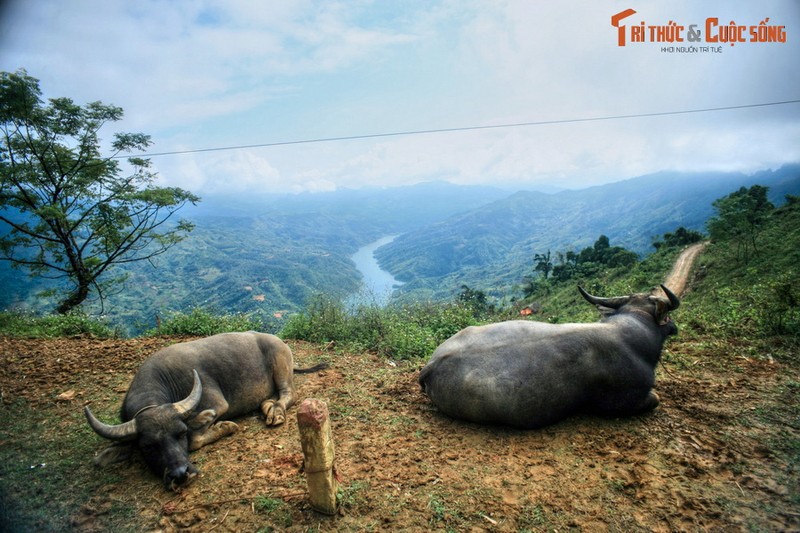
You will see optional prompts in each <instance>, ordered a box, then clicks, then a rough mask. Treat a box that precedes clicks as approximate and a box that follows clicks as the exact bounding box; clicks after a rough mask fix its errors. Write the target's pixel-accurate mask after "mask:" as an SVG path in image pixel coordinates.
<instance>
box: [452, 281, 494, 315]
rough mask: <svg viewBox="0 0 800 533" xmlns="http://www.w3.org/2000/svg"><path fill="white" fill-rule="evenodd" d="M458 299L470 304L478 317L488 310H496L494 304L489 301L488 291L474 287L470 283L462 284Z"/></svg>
mask: <svg viewBox="0 0 800 533" xmlns="http://www.w3.org/2000/svg"><path fill="white" fill-rule="evenodd" d="M457 300H458V301H459V302H461V303H463V304H464V305H467V306H469V307H470V308H471V309H472V313H473V315H475V316H476V317H477V316H479V315H482V314H484V313H487V312H494V306H493V305H491V304H490V303H489V300H488V299H487V298H486V293H485V292H483V291H481V290H477V289H473V288H471V287H470V286H468V285H462V286H461V292H460V293H459V294H458V298H457Z"/></svg>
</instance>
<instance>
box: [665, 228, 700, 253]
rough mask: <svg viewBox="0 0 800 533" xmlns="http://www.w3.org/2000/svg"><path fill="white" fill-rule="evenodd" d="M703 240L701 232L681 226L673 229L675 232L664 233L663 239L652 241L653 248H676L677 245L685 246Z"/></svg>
mask: <svg viewBox="0 0 800 533" xmlns="http://www.w3.org/2000/svg"><path fill="white" fill-rule="evenodd" d="M702 240H703V234H702V233H700V232H699V231H694V230H690V229H686V228H684V227H683V226H681V227H679V228H678V229H676V230H675V233H669V232H667V233H665V234H664V240H663V241H659V240H655V241H653V248H655V249H656V250H660V249H661V248H677V247H679V246H686V245H688V244H694V243H696V242H700V241H702Z"/></svg>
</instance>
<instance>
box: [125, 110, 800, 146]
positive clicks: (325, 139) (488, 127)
mask: <svg viewBox="0 0 800 533" xmlns="http://www.w3.org/2000/svg"><path fill="white" fill-rule="evenodd" d="M797 103H800V99H798V100H784V101H782V102H767V103H762V104H745V105H736V106H726V107H708V108H704V109H686V110H682V111H660V112H656V113H636V114H632V115H610V116H603V117H584V118H567V119H559V120H540V121H535V122H517V123H511V124H492V125H484V126H463V127H458V128H437V129H430V130H409V131H395V132H389V133H370V134H365V135H348V136H343V137H321V138H317V139H300V140H294V141H278V142H271V143H259V144H242V145H236V146H222V147H215V148H196V149H192V150H175V151H171V152H154V153H142V154H136V155H135V157H157V156H164V155H182V154H198V153H203V152H222V151H227V150H245V149H249V148H268V147H272V146H289V145H293V144H312V143H324V142H337V141H354V140H360V139H378V138H381V137H401V136H407V135H427V134H431V133H451V132H458V131H476V130H491V129H500V128H522V127H529V126H548V125H552V124H573V123H577V122H600V121H604V120H623V119H631V118H646V117H664V116H670V115H688V114H692V113H710V112H714V111H730V110H734V109H749V108H755V107H767V106H776V105H786V104H797ZM115 157H116V158H123V157H130V156H115Z"/></svg>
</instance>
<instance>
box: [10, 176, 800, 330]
mask: <svg viewBox="0 0 800 533" xmlns="http://www.w3.org/2000/svg"><path fill="white" fill-rule="evenodd" d="M752 184H761V185H766V186H768V187H770V198H771V199H772V200H773V202H775V203H781V200H782V199H783V197H784V196H785V195H786V194H798V193H800V165H788V166H784V167H781V168H779V169H776V170H774V171H764V172H758V173H755V174H752V175H745V174H740V173H666V172H664V173H658V174H652V175H648V176H642V177H638V178H633V179H629V180H625V181H620V182H616V183H611V184H608V185H602V186H597V187H591V188H587V189H582V190H564V191H560V192H554V193H541V192H532V191H519V192H514V193H511V192H509V191H508V190H505V189H501V188H496V187H484V186H459V185H453V184H449V183H443V182H436V183H424V184H419V185H414V186H408V187H399V188H387V189H377V188H376V189H360V190H340V191H335V192H329V193H316V194H300V195H261V196H259V195H250V196H247V197H241V196H239V197H236V196H224V195H218V196H213V197H207V198H204V200H203V201H202V202H201V203H200V204H199V205H198V206H196V207H192V208H189V209H186V210H185V211H183V212H181V215H182V216H183V217H185V218H188V219H190V220H191V221H193V222H194V223H195V225H196V227H195V230H194V231H193V232H192V233H191V234H190V235H189V237H188V238H187V239H186V240H185V241H183V242H181V243H180V244H179V245H177V246H175V247H174V248H173V249H171V250H170V251H169V252H168V253H166V254H164V255H162V256H160V257H158V258H157V259H156V260H155V261H154V262H153V263H152V264H151V263H138V264H132V265H130V266H128V267H126V269H125V270H124V272H125V273H126V274H127V275H128V278H127V281H126V282H125V284H124V286H122V287H120V289H119V290H118V291H117V292H116V293H115V294H111V295H108V298H107V299H106V301H105V302H104V305H103V306H102V308H101V307H100V306H99V305H98V304H97V303H95V304H94V305H93V306H91V307H90V312H93V313H99V312H103V313H105V314H107V315H109V317H110V318H111V320H112V321H113V322H115V323H119V324H122V325H123V328H122V329H123V330H124V331H125V332H127V333H138V332H140V331H141V330H143V329H146V328H150V327H153V326H154V325H155V322H156V320H157V318H156V317H162V318H163V316H164V315H165V314H167V313H168V312H169V311H171V310H182V311H186V310H189V309H191V308H192V307H195V306H202V307H206V308H212V309H213V310H215V311H218V312H247V313H256V314H259V315H260V316H262V317H264V318H265V321H266V322H268V321H270V320H275V321H276V322H277V323H278V324H279V323H280V321H281V320H282V317H284V316H285V315H286V314H287V313H289V312H294V311H298V310H301V309H302V308H303V306H304V305H305V304H306V302H308V300H309V298H310V297H311V296H312V295H314V294H316V293H327V294H330V295H332V296H334V297H342V298H343V297H345V296H347V295H348V294H350V293H352V292H355V291H356V290H358V287H359V285H360V283H361V275H360V273H359V272H358V270H356V267H355V264H354V263H353V261H352V260H351V256H352V255H353V254H354V253H355V252H356V251H357V250H358V249H359V248H360V247H362V246H365V245H367V244H369V243H371V242H373V241H375V240H377V239H379V238H381V237H383V236H386V235H399V237H398V238H397V239H395V240H394V242H392V243H390V244H388V245H386V246H384V247H382V248H379V249H378V251H377V252H376V256H377V257H378V259H379V261H380V264H381V266H382V267H383V268H384V269H386V270H388V271H390V272H391V273H392V274H393V275H394V276H395V277H396V278H397V279H400V280H402V281H404V282H405V284H404V285H403V286H402V288H401V289H399V290H398V291H397V293H396V294H397V297H398V298H399V299H400V300H413V299H450V298H452V296H453V295H454V294H455V293H457V292H458V290H459V288H460V286H461V285H462V284H467V285H469V286H470V287H472V288H475V289H480V290H485V291H487V292H488V293H489V294H491V295H493V296H495V297H504V296H507V295H509V294H510V292H512V291H513V290H514V286H515V285H518V284H519V283H521V281H522V278H523V277H524V276H526V275H529V274H531V273H532V269H533V256H534V254H536V253H546V252H547V251H548V250H550V251H552V252H553V256H554V257H555V254H556V252H559V251H567V250H579V249H580V248H582V247H586V246H590V245H591V244H592V243H593V242H594V241H595V240H596V239H597V238H598V237H599V236H600V235H601V234H604V235H606V236H608V237H609V238H610V240H611V244H612V245H614V246H623V247H625V248H628V249H630V250H633V251H635V252H636V253H638V254H640V255H644V254H646V253H648V252H649V251H651V250H652V246H651V243H652V240H653V238H655V237H657V236H660V235H662V234H663V233H665V232H669V231H674V230H675V229H677V228H678V227H680V226H684V227H686V228H687V229H699V230H702V229H703V228H704V224H705V221H706V220H707V219H708V217H709V216H711V215H712V214H713V207H712V205H711V204H712V202H713V201H714V200H716V199H717V198H720V197H722V196H725V195H727V194H729V193H730V192H733V191H734V190H736V189H738V188H739V187H742V186H749V185H752ZM121 271H122V269H119V270H118V272H117V273H120V272H121ZM0 283H1V284H2V285H3V287H5V290H4V291H0V308H3V309H8V308H22V309H33V310H37V311H44V310H47V309H48V308H52V306H53V304H54V301H55V299H56V297H42V296H37V294H38V293H39V292H40V291H41V290H42V289H46V288H50V287H52V286H51V285H48V284H47V283H46V282H45V281H44V280H41V279H38V280H31V279H29V278H27V277H26V276H25V275H24V274H23V273H21V272H19V271H16V270H12V269H10V268H9V267H8V265H7V264H3V263H0Z"/></svg>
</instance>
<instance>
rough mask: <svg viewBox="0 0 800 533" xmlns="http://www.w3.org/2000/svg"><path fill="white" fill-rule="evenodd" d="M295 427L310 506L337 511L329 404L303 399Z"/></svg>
mask: <svg viewBox="0 0 800 533" xmlns="http://www.w3.org/2000/svg"><path fill="white" fill-rule="evenodd" d="M297 426H298V428H299V430H300V444H301V445H302V447H303V465H304V469H305V472H306V481H307V482H308V493H309V499H310V500H311V507H312V508H314V510H315V511H319V512H320V513H325V514H329V515H333V514H336V488H337V486H336V476H335V474H334V468H333V462H334V451H333V436H332V435H331V421H330V418H329V417H328V406H327V405H326V404H325V402H323V401H322V400H315V399H312V398H308V399H306V400H303V402H302V403H301V404H300V407H298V408H297Z"/></svg>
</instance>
